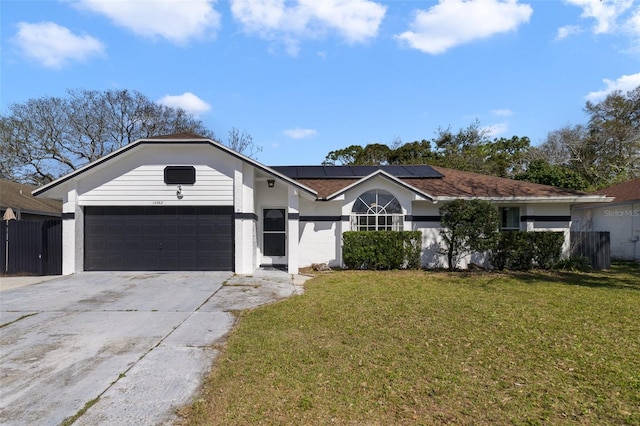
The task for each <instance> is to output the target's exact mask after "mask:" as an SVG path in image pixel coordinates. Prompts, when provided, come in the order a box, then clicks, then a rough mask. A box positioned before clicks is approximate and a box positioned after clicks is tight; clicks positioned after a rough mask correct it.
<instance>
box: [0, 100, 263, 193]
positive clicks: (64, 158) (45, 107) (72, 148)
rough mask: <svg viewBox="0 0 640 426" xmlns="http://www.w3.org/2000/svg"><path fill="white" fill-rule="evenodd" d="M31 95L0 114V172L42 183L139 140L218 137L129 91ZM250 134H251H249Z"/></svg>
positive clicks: (186, 116) (185, 115)
mask: <svg viewBox="0 0 640 426" xmlns="http://www.w3.org/2000/svg"><path fill="white" fill-rule="evenodd" d="M67 94H68V97H66V98H60V97H42V98H38V99H30V100H28V101H26V102H25V103H22V104H13V105H11V106H10V107H9V114H7V115H6V116H5V115H0V136H1V139H0V155H1V157H2V159H3V161H2V162H0V175H1V176H3V177H6V178H8V179H12V180H15V181H19V182H25V183H32V184H43V183H46V182H49V181H51V180H53V179H56V178H57V177H59V176H62V175H64V174H66V173H69V172H71V171H73V170H76V169H78V168H79V167H81V166H83V165H85V164H87V163H89V162H91V161H95V160H97V159H98V158H100V157H102V156H104V155H106V154H109V153H110V152H113V151H114V150H116V149H118V148H121V147H123V146H124V145H126V144H128V143H131V142H133V141H135V140H137V139H141V138H146V137H151V136H159V135H167V134H174V133H185V132H189V133H195V134H198V135H201V136H204V137H209V138H211V139H215V135H214V134H213V132H211V131H210V130H207V129H206V128H205V127H204V125H203V124H202V122H201V121H199V120H196V119H194V118H193V117H192V116H191V115H190V114H188V113H187V112H186V111H184V110H182V109H176V108H169V107H166V106H162V105H158V104H156V103H154V102H152V101H150V100H149V99H148V98H147V97H146V96H144V95H143V94H141V93H139V92H135V91H129V90H107V91H104V92H99V91H95V90H69V91H68V92H67ZM249 138H250V137H249Z"/></svg>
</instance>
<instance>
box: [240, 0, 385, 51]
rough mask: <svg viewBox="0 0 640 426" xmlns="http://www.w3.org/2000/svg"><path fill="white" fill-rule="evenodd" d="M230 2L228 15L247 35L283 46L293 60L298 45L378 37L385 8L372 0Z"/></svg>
mask: <svg viewBox="0 0 640 426" xmlns="http://www.w3.org/2000/svg"><path fill="white" fill-rule="evenodd" d="M291 3H292V4H291V5H290V2H288V1H285V0H232V2H231V12H232V14H233V16H234V18H235V19H236V20H237V21H238V22H240V24H241V25H242V26H243V28H244V30H245V31H246V32H248V33H255V34H258V35H259V36H261V37H263V38H265V39H267V40H271V41H278V42H280V43H284V45H285V48H286V50H287V52H288V53H289V54H290V55H292V56H295V55H296V54H297V53H298V51H299V49H300V48H299V45H300V41H301V40H302V39H305V38H319V37H323V36H325V35H326V34H327V33H328V32H336V33H338V34H339V36H340V37H341V38H343V39H344V40H346V41H347V42H348V43H362V42H365V41H367V40H369V39H371V38H373V37H375V36H376V35H377V34H378V29H379V27H380V23H381V21H382V18H383V17H384V15H385V13H386V7H385V6H382V5H380V4H378V3H376V2H374V1H371V0H297V1H295V2H291Z"/></svg>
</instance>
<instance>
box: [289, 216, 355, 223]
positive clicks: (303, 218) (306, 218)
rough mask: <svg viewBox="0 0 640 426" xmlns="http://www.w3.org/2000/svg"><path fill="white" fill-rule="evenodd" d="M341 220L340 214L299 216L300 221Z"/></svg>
mask: <svg viewBox="0 0 640 426" xmlns="http://www.w3.org/2000/svg"><path fill="white" fill-rule="evenodd" d="M345 217H346V216H345ZM341 220H342V216H300V222H340V221H341Z"/></svg>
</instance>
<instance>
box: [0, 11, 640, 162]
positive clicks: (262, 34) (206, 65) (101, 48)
mask: <svg viewBox="0 0 640 426" xmlns="http://www.w3.org/2000/svg"><path fill="white" fill-rule="evenodd" d="M0 8H1V10H0V36H1V55H2V58H1V61H2V62H1V69H0V72H1V75H0V111H1V112H2V113H3V114H6V113H7V112H8V109H7V107H8V106H9V105H10V104H12V103H22V102H25V101H26V100H28V99H31V98H38V97H42V96H65V92H66V90H67V89H79V88H83V89H95V90H108V89H118V90H120V89H129V90H136V91H139V92H142V93H143V94H145V95H146V96H147V97H149V98H150V99H152V100H154V101H156V102H158V103H162V104H165V105H169V106H179V107H182V108H184V109H186V110H188V111H190V112H192V113H193V114H194V115H195V116H196V117H197V118H199V119H200V120H202V121H203V123H204V124H205V126H207V127H208V128H210V129H211V130H213V131H214V132H215V133H216V135H217V136H218V138H219V139H221V140H223V141H224V140H225V139H226V138H227V135H228V131H229V130H230V129H231V128H233V127H235V128H237V129H239V130H246V131H247V132H248V133H250V134H251V135H252V136H253V139H254V142H255V143H256V144H257V145H260V146H262V147H263V151H262V152H261V153H259V154H258V155H257V158H258V160H259V161H261V162H262V163H264V164H267V165H294V164H320V163H321V162H322V161H323V159H324V158H325V156H326V154H327V153H328V152H329V151H332V150H335V149H340V148H344V147H346V146H349V145H352V144H358V145H366V144H368V143H374V142H378V143H389V144H391V143H393V142H394V141H402V142H411V141H414V140H421V139H431V138H433V137H434V136H435V135H436V132H437V130H438V129H439V128H447V127H451V129H452V130H454V131H457V130H458V129H459V128H462V127H466V126H468V125H469V124H471V123H473V122H474V121H475V120H476V119H477V120H479V122H480V124H481V126H483V127H486V128H487V129H490V131H491V132H492V135H493V136H495V137H502V136H504V137H511V136H513V135H517V136H528V137H529V138H531V140H532V143H533V144H534V145H536V144H539V143H540V142H541V141H542V140H543V139H544V137H545V136H546V134H547V133H548V132H549V131H552V130H556V129H559V128H561V127H563V126H565V125H567V124H579V123H584V122H585V121H586V115H585V114H584V111H583V108H584V104H585V102H586V101H587V100H588V99H590V100H593V101H598V100H600V99H602V98H603V97H604V96H606V94H607V93H609V92H610V91H612V90H616V89H617V90H623V91H626V90H631V89H633V88H635V87H637V86H638V85H640V0H617V1H616V0H602V1H601V0H439V1H437V0H424V1H421V0H388V1H382V0H375V1H374V0H286V1H285V0H219V1H215V0H184V1H178V0H166V1H160V0H156V1H152V0H135V1H134V0H115V1H114V0H60V1H57V0H46V1H37V0H2V3H1V4H0Z"/></svg>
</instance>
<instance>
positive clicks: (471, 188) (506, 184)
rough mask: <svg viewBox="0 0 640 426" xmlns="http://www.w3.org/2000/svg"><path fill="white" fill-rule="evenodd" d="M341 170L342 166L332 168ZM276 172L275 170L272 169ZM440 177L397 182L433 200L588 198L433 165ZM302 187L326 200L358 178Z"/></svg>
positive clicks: (310, 181) (314, 182)
mask: <svg viewBox="0 0 640 426" xmlns="http://www.w3.org/2000/svg"><path fill="white" fill-rule="evenodd" d="M332 167H342V166H332ZM275 169H277V168H275ZM431 169H433V170H434V171H435V172H436V173H438V174H439V175H440V177H428V176H427V177H400V180H401V181H402V182H404V183H406V184H408V185H411V186H413V187H414V188H417V189H419V190H420V191H422V192H424V193H425V194H428V195H431V196H434V197H500V198H501V197H568V196H581V195H587V194H586V193H584V192H581V191H574V190H569V189H560V188H556V187H553V186H548V185H540V184H537V183H530V182H524V181H518V180H513V179H506V178H499V177H495V176H488V175H482V174H479V173H472V172H463V171H460V170H454V169H447V168H444V167H436V166H432V167H431ZM294 179H295V180H296V181H298V182H300V183H301V184H303V185H305V186H308V187H309V188H312V189H314V190H315V191H317V192H318V197H319V198H326V197H328V196H329V195H332V194H335V193H336V192H339V191H341V190H343V189H345V188H347V187H348V186H349V185H352V184H354V183H356V182H357V181H358V180H360V179H358V178H316V179H310V178H302V179H296V178H294Z"/></svg>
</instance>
